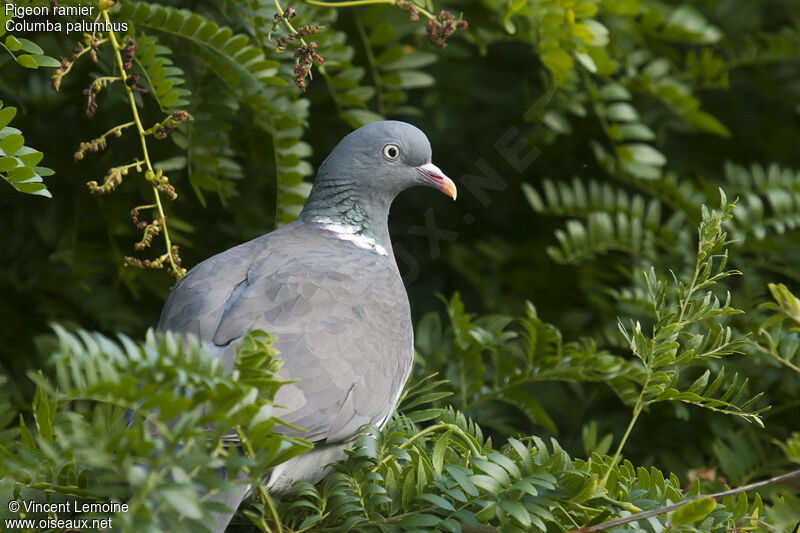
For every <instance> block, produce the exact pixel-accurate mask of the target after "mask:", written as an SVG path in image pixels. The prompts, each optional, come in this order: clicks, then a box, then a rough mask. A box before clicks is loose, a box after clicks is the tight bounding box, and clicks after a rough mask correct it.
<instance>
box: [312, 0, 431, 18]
mask: <svg viewBox="0 0 800 533" xmlns="http://www.w3.org/2000/svg"><path fill="white" fill-rule="evenodd" d="M303 3H304V4H308V5H311V6H319V7H333V8H338V7H355V6H368V5H375V4H388V5H392V6H394V5H397V4H396V3H395V0H346V1H343V2H323V1H320V0H303ZM414 7H415V8H416V9H417V11H418V12H420V13H422V14H423V15H425V17H427V18H429V19H432V18H434V16H433V13H431V12H430V11H427V10H425V9H422V8H421V7H419V6H418V5H414Z"/></svg>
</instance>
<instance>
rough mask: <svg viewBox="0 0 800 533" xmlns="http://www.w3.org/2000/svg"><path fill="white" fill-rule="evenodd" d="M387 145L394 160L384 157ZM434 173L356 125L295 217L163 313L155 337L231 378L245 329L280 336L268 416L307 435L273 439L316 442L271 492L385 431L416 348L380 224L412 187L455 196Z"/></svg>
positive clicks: (200, 270)
mask: <svg viewBox="0 0 800 533" xmlns="http://www.w3.org/2000/svg"><path fill="white" fill-rule="evenodd" d="M389 144H392V145H395V146H397V147H398V149H399V151H400V154H401V156H400V157H398V158H396V159H390V158H388V157H387V156H386V154H385V147H386V146H388V145H389ZM391 153H393V152H391ZM431 168H432V169H435V170H437V171H438V169H436V167H434V166H433V165H431V164H430V145H429V144H428V141H427V138H426V137H425V136H424V134H422V132H420V131H419V130H417V129H416V128H414V127H413V126H410V125H408V124H404V123H401V122H392V121H385V122H379V123H374V124H371V125H369V126H365V127H363V128H360V129H359V130H357V131H355V132H353V133H351V134H350V135H348V136H347V137H345V139H344V140H343V141H342V142H341V143H339V145H338V146H337V147H336V148H335V149H334V151H333V152H332V153H331V155H330V156H329V157H328V158H327V159H326V160H325V162H324V163H323V165H322V166H321V168H320V170H319V173H318V176H317V179H316V181H315V184H314V187H313V189H312V192H311V194H310V196H309V199H308V201H307V202H306V206H305V207H304V210H303V212H302V213H301V215H300V216H299V217H298V219H297V220H295V221H294V222H292V223H291V224H289V225H287V226H285V227H283V228H281V229H278V230H276V231H273V232H272V233H269V234H266V235H263V236H261V237H259V238H257V239H254V240H252V241H250V242H247V243H244V244H241V245H239V246H236V247H234V248H231V249H229V250H227V251H224V252H222V253H220V254H218V255H215V256H214V257H211V258H209V259H207V260H205V261H203V262H202V263H200V264H198V265H197V266H196V267H194V268H193V269H192V270H191V271H190V272H189V273H188V274H187V275H186V276H184V278H182V279H181V280H180V281H179V282H178V283H177V284H176V286H175V287H174V289H173V290H172V293H171V294H170V296H169V298H168V300H167V302H166V304H165V306H164V310H163V312H162V315H161V319H160V321H159V324H158V328H159V329H161V330H172V331H177V332H182V333H192V334H194V335H197V336H198V337H200V339H201V340H203V341H205V342H206V343H207V344H208V346H209V348H210V349H211V350H212V353H215V354H217V355H218V356H219V357H222V358H224V363H225V367H226V369H228V370H230V369H231V368H232V367H233V363H234V359H233V358H234V352H235V347H236V345H237V343H238V342H239V341H240V340H241V339H242V337H243V336H244V335H245V333H247V331H248V330H250V329H253V328H261V329H264V330H266V331H268V332H270V333H272V334H274V335H275V336H276V342H275V344H274V347H275V348H276V349H277V350H278V351H279V353H280V357H281V358H282V359H283V361H284V365H283V368H282V369H281V371H280V373H279V377H281V378H284V379H289V380H297V381H296V382H294V383H291V384H288V385H285V386H283V387H282V388H281V389H280V390H279V391H278V394H277V397H276V404H278V405H279V407H278V408H277V409H276V410H275V415H276V416H278V417H280V418H281V419H282V420H285V421H286V422H287V423H289V424H292V425H294V426H297V427H300V428H303V430H304V431H298V430H297V429H293V428H290V427H285V426H281V427H279V428H278V429H277V431H278V432H280V433H283V434H285V435H289V436H297V437H303V438H305V439H307V440H310V441H312V442H315V443H317V444H316V446H315V449H314V450H312V451H311V452H308V453H306V454H303V455H302V456H299V457H296V458H295V459H292V460H291V461H289V462H288V463H285V464H283V465H280V466H279V467H277V468H276V469H274V470H273V472H272V474H271V476H270V479H269V480H268V481H267V484H266V485H267V489H268V490H269V491H270V492H271V493H272V494H282V493H285V492H286V490H288V488H289V487H290V486H291V484H292V483H293V482H294V481H296V480H298V479H305V480H309V481H316V480H318V479H320V478H321V477H322V476H323V475H324V474H325V472H326V470H325V467H326V465H328V464H329V463H331V462H335V461H338V460H341V459H342V458H343V453H342V449H343V447H344V446H345V445H346V444H347V443H348V441H350V440H351V439H352V438H353V436H354V435H355V433H356V432H357V431H358V429H359V428H360V427H361V426H362V425H364V424H367V423H372V424H378V425H382V424H384V423H385V421H386V420H387V419H388V417H389V416H390V415H391V413H392V411H393V410H394V408H395V404H396V402H397V399H398V397H399V393H400V391H401V390H402V387H403V384H404V383H405V380H406V379H407V378H408V375H409V372H410V370H411V364H412V361H413V354H414V348H413V347H414V342H413V330H412V325H411V315H410V308H409V302H408V297H407V295H406V292H405V288H404V287H403V283H402V280H401V277H400V274H399V272H398V269H397V264H396V262H395V259H394V255H393V253H392V248H391V241H390V239H389V233H388V228H387V216H388V211H389V206H390V205H391V202H392V200H393V199H394V197H395V196H396V195H397V194H398V193H399V192H400V191H402V190H403V189H405V188H407V187H410V186H412V185H420V184H422V185H429V186H434V187H438V188H440V189H442V190H443V191H446V192H448V194H450V193H452V195H454V191H455V188H454V186H453V187H452V190H451V189H446V185H442V183H445V181H442V180H446V182H449V185H450V186H452V182H450V180H449V179H447V178H446V177H445V176H444V175H441V177H440V178H436V177H434V178H431V170H430V169H431ZM420 169H422V170H420ZM423 171H424V172H423ZM426 173H427V174H426ZM426 180H427V181H426ZM443 187H444V188H443ZM243 497H244V492H242V493H241V494H239V493H236V494H234V495H230V494H226V495H224V498H225V501H224V502H223V503H226V505H228V506H229V507H230V508H231V509H232V510H235V507H236V506H238V504H239V503H240V501H241V499H242V498H243ZM218 501H222V499H220V500H218ZM217 519H218V525H217V526H216V527H217V529H216V530H215V531H224V529H225V527H226V525H227V523H228V521H229V520H230V516H223V515H220V516H218V517H217Z"/></svg>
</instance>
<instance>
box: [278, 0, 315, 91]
mask: <svg viewBox="0 0 800 533" xmlns="http://www.w3.org/2000/svg"><path fill="white" fill-rule="evenodd" d="M275 9H277V10H278V13H280V14H281V20H282V21H283V24H284V26H286V29H288V30H289V33H291V34H295V33H297V30H296V29H294V26H292V23H291V22H289V19H288V18H286V17H284V16H282V15H283V8H282V7H281V4H280V2H278V0H275ZM300 42H301V43H302V44H303V46H308V44H307V43H306V41H305V39H303V38H302V37H301V38H300ZM309 76H310V72H309Z"/></svg>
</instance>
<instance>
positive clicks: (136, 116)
mask: <svg viewBox="0 0 800 533" xmlns="http://www.w3.org/2000/svg"><path fill="white" fill-rule="evenodd" d="M276 2H277V0H276ZM103 20H105V21H106V23H107V24H109V25H110V24H111V20H110V19H109V17H108V11H107V10H104V11H103ZM108 37H109V39H111V44H112V45H113V47H114V55H115V56H116V59H117V66H118V67H119V75H120V79H121V80H122V81H123V84H124V82H125V68H124V66H123V61H122V54H120V45H119V42H118V41H117V36H116V35H115V34H114V32H113V31H110V32H108ZM125 90H126V91H127V93H128V101H129V102H130V104H131V112H132V113H133V121H134V123H135V124H136V129H137V130H138V132H139V141H140V142H141V145H142V156H143V157H144V162H145V165H147V170H149V171H150V172H154V170H153V165H152V163H151V162H150V155H149V154H148V152H147V141H146V140H145V131H144V127H142V121H141V119H140V118H139V110H138V108H137V107H136V100H135V99H134V98H133V90H132V89H131V88H130V87H128V86H127V85H125ZM153 195H154V196H155V199H156V207H157V208H158V215H159V217H160V218H161V219H162V220H163V221H164V222H163V225H162V228H163V230H164V232H163V235H164V242H165V244H166V246H167V257H168V258H169V264H170V266H171V267H172V272H173V273H174V274H175V276H176V277H181V275H182V273H181V270H180V269H179V268H178V265H177V264H176V263H175V258H174V257H173V255H172V241H171V240H170V238H169V229H168V228H167V216H166V215H165V214H164V206H163V205H161V195H160V194H159V192H158V189H157V188H156V187H155V186H153Z"/></svg>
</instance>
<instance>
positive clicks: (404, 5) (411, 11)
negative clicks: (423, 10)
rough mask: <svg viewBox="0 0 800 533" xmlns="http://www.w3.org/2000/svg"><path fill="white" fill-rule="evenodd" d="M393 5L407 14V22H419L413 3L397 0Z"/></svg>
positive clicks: (417, 12)
mask: <svg viewBox="0 0 800 533" xmlns="http://www.w3.org/2000/svg"><path fill="white" fill-rule="evenodd" d="M394 5H396V6H397V7H399V8H400V9H402V10H404V11H407V12H408V20H409V21H411V22H419V10H418V9H417V6H415V5H414V4H413V3H411V2H407V1H406V0H397V1H396V2H395V3H394Z"/></svg>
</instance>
